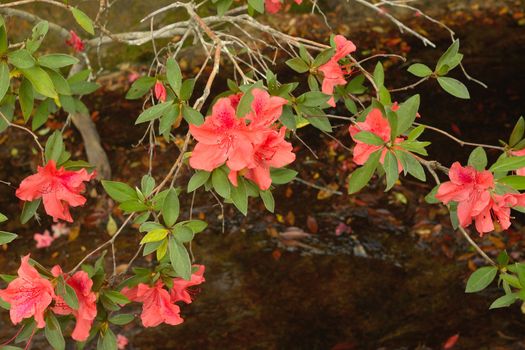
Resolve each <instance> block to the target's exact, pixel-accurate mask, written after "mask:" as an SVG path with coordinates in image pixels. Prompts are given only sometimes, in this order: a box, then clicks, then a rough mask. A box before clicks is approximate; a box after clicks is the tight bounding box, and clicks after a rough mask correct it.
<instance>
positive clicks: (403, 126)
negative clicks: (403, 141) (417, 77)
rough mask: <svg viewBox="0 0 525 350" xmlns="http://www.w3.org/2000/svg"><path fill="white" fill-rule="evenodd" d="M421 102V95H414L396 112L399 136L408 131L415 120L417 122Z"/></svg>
mask: <svg viewBox="0 0 525 350" xmlns="http://www.w3.org/2000/svg"><path fill="white" fill-rule="evenodd" d="M419 101H420V99H419V95H414V96H412V97H410V98H409V99H408V100H406V101H405V102H403V103H402V104H401V105H400V106H399V109H398V110H397V112H396V113H397V117H398V119H397V135H401V134H403V133H404V132H405V131H407V130H408V129H409V128H410V127H411V126H412V124H413V123H414V120H416V117H417V111H418V110H419ZM397 135H396V136H397Z"/></svg>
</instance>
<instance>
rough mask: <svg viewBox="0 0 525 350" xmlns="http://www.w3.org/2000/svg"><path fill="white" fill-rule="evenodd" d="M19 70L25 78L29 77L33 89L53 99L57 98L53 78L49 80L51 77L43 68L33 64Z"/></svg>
mask: <svg viewBox="0 0 525 350" xmlns="http://www.w3.org/2000/svg"><path fill="white" fill-rule="evenodd" d="M21 72H22V74H23V75H24V76H25V77H26V78H27V79H29V81H30V82H31V84H33V87H34V88H35V90H36V91H38V92H39V93H40V94H41V95H44V96H46V97H50V98H53V99H57V98H58V95H57V92H56V90H55V86H54V84H53V80H51V77H50V76H49V74H47V73H46V71H45V70H43V69H42V68H40V67H37V66H35V67H31V68H27V69H21Z"/></svg>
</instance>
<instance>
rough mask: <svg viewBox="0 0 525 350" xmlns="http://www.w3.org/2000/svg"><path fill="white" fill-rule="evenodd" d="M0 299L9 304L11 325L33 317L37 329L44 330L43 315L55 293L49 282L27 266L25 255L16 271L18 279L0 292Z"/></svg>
mask: <svg viewBox="0 0 525 350" xmlns="http://www.w3.org/2000/svg"><path fill="white" fill-rule="evenodd" d="M0 298H2V299H3V300H4V301H5V302H7V303H9V304H10V306H11V307H10V310H9V315H10V316H11V322H13V324H15V325H16V324H18V323H20V321H22V320H23V319H25V318H30V317H33V316H34V317H35V321H36V325H37V327H38V328H44V327H45V325H46V321H45V320H44V313H45V311H46V309H47V307H48V306H49V304H51V302H52V301H53V298H55V292H54V291H53V285H52V284H51V282H50V281H48V280H46V279H45V278H43V277H42V276H40V274H39V273H38V271H37V270H36V269H35V268H34V267H33V266H31V265H29V255H26V256H24V257H23V258H22V263H21V264H20V268H19V269H18V278H16V279H14V280H13V281H11V283H9V285H8V286H7V288H6V289H3V290H0Z"/></svg>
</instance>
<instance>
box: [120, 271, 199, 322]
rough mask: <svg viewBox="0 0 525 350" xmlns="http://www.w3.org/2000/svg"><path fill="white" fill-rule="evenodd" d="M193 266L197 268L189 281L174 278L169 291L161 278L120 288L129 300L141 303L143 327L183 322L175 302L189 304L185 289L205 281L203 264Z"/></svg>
mask: <svg viewBox="0 0 525 350" xmlns="http://www.w3.org/2000/svg"><path fill="white" fill-rule="evenodd" d="M195 267H197V268H198V270H197V272H195V273H194V274H192V275H191V279H190V280H189V281H186V280H184V279H182V278H175V279H174V280H173V288H172V289H171V290H170V291H168V290H166V289H164V283H163V282H162V281H161V280H158V281H157V282H156V283H155V285H153V286H149V285H147V284H144V283H140V284H139V285H138V286H136V287H133V288H124V289H122V294H124V295H125V296H126V297H127V298H128V299H129V300H131V301H136V302H139V303H142V304H143V305H142V314H141V315H140V318H141V320H142V325H143V326H144V327H156V326H158V325H160V324H161V323H166V324H170V325H173V326H176V325H179V324H181V323H182V322H184V320H183V319H182V317H181V316H180V308H179V306H178V305H176V304H175V303H176V302H179V301H183V302H185V303H186V304H190V303H191V302H192V300H191V296H190V294H189V293H188V290H187V289H188V288H189V287H191V286H196V285H199V284H201V283H203V282H205V279H204V266H203V265H196V266H195Z"/></svg>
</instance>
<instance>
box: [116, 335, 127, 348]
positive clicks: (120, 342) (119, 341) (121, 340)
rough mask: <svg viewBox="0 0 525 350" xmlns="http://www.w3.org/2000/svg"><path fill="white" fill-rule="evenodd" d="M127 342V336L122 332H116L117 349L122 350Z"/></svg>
mask: <svg viewBox="0 0 525 350" xmlns="http://www.w3.org/2000/svg"><path fill="white" fill-rule="evenodd" d="M128 344H129V340H128V338H126V336H124V335H122V334H117V348H118V350H124V349H126V347H127V346H128Z"/></svg>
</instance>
